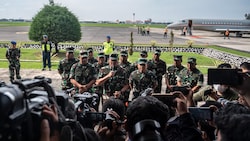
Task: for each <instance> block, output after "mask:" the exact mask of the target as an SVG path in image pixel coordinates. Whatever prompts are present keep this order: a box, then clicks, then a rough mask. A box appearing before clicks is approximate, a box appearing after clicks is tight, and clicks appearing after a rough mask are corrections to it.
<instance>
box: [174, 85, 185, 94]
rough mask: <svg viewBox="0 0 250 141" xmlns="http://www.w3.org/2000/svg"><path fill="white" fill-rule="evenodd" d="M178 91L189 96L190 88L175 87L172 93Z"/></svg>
mask: <svg viewBox="0 0 250 141" xmlns="http://www.w3.org/2000/svg"><path fill="white" fill-rule="evenodd" d="M176 91H180V92H182V93H183V94H184V95H188V94H189V87H188V86H173V87H172V91H171V92H176Z"/></svg>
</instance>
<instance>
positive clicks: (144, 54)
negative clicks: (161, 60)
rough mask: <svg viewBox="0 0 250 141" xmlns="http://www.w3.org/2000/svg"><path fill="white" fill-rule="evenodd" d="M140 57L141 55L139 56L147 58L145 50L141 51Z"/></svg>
mask: <svg viewBox="0 0 250 141" xmlns="http://www.w3.org/2000/svg"><path fill="white" fill-rule="evenodd" d="M140 55H141V56H147V55H148V52H147V51H145V50H143V51H141V53H140Z"/></svg>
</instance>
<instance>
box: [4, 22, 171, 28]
mask: <svg viewBox="0 0 250 141" xmlns="http://www.w3.org/2000/svg"><path fill="white" fill-rule="evenodd" d="M30 25H31V22H0V27H8V26H30ZM80 25H81V26H96V27H134V26H136V24H117V23H80ZM139 26H148V25H147V24H139ZM149 26H150V27H151V28H165V26H166V25H165V24H150V25H149Z"/></svg>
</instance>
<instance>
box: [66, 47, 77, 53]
mask: <svg viewBox="0 0 250 141" xmlns="http://www.w3.org/2000/svg"><path fill="white" fill-rule="evenodd" d="M74 49H75V48H74V47H68V48H66V52H68V53H73V52H74Z"/></svg>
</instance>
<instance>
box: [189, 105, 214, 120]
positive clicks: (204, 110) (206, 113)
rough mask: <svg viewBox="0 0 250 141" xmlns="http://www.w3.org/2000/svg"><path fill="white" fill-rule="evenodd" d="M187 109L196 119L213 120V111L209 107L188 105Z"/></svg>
mask: <svg viewBox="0 0 250 141" xmlns="http://www.w3.org/2000/svg"><path fill="white" fill-rule="evenodd" d="M188 111H189V112H190V113H191V114H192V116H193V117H194V119H196V120H209V121H211V120H213V111H212V109H210V108H209V107H188Z"/></svg>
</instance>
